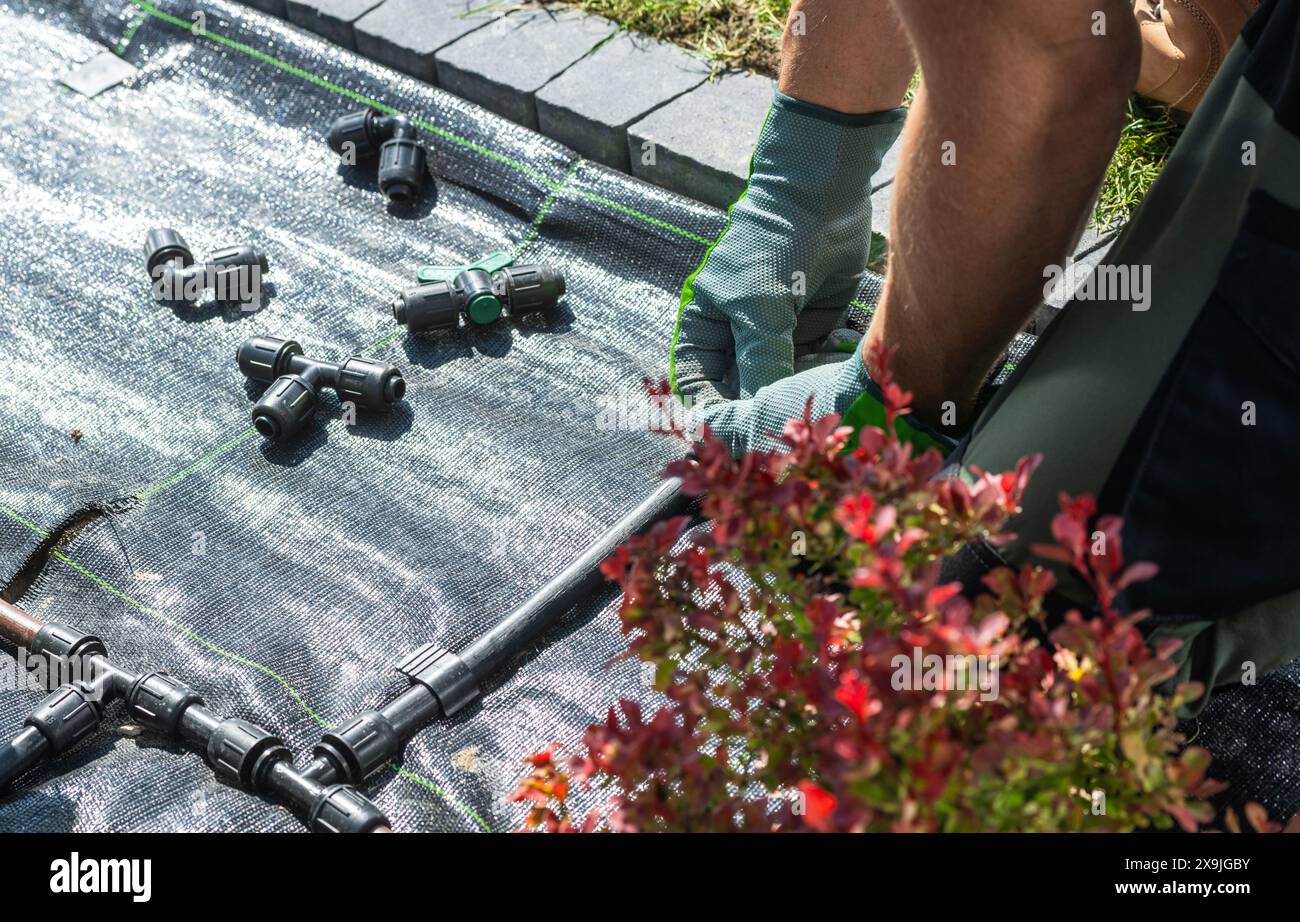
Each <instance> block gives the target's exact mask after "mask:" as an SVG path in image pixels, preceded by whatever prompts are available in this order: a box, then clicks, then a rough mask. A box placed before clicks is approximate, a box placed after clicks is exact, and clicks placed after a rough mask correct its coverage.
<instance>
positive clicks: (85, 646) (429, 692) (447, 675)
mask: <svg viewBox="0 0 1300 922" xmlns="http://www.w3.org/2000/svg"><path fill="white" fill-rule="evenodd" d="M692 504H693V501H692V500H691V498H690V497H688V496H686V495H685V494H684V493H683V492H682V484H681V481H680V480H678V479H669V480H665V481H664V482H663V483H662V484H661V485H660V486H659V487H658V488H657V489H656V490H655V491H654V492H653V493H651V494H650V495H649V496H648V497H646V499H645V500H643V501H642V502H641V504H640V505H638V506H637V507H636V508H635V509H633V510H632V511H630V512H629V513H627V514H626V515H625V516H624V517H623V518H622V519H620V520H619V521H618V522H616V523H615V524H614V525H613V526H612V527H611V528H609V529H608V530H607V531H606V532H605V533H604V534H602V535H601V536H600V537H599V538H598V539H597V540H596V541H595V542H594V543H593V544H591V545H590V546H589V547H588V548H587V549H586V550H585V551H583V552H582V554H580V555H579V556H578V557H577V559H575V560H574V561H573V562H572V563H570V564H569V565H568V566H567V567H565V569H564V570H562V571H561V572H560V573H558V574H557V575H556V576H554V577H553V578H552V579H551V580H550V581H549V582H547V583H546V584H545V585H544V586H542V588H541V589H539V590H538V591H537V592H535V593H534V594H533V595H532V596H530V597H529V598H528V599H527V600H525V601H524V602H523V604H521V605H519V606H518V607H517V608H515V609H514V610H513V611H512V612H511V613H510V614H508V615H506V616H505V617H504V618H502V619H501V620H500V621H499V622H497V624H496V625H495V626H494V627H492V628H491V629H490V630H488V631H487V632H486V633H485V634H483V635H482V636H480V637H479V638H478V639H477V640H475V641H474V642H473V643H471V644H470V645H469V646H468V647H467V648H466V649H465V650H464V651H463V652H461V653H453V652H451V651H450V650H446V649H444V648H442V647H440V646H439V645H438V644H437V643H428V644H425V645H424V646H422V647H420V648H419V649H417V650H415V651H413V652H412V653H411V654H410V655H408V656H407V657H406V658H405V659H404V660H402V662H401V663H400V664H399V665H398V666H397V670H398V671H399V672H400V673H402V675H404V676H406V678H407V679H408V680H409V681H410V686H409V687H408V688H407V689H406V690H404V691H402V692H401V693H399V694H398V695H396V696H395V697H393V698H392V699H391V700H390V701H388V702H387V703H385V704H383V705H381V706H379V707H378V708H376V709H373V710H369V711H365V712H364V713H362V714H360V715H358V716H357V717H355V718H353V719H352V720H350V721H348V722H347V723H345V724H344V725H343V726H342V727H340V728H339V729H338V730H334V731H330V732H328V733H326V734H325V735H324V736H323V737H322V739H321V741H320V743H319V744H317V746H316V748H315V749H314V751H313V752H312V757H311V759H310V761H308V762H307V764H306V766H305V767H303V768H302V769H299V768H297V767H296V766H295V764H294V759H293V754H292V753H291V752H290V751H289V749H288V747H286V746H285V745H284V743H283V741H282V740H281V739H280V738H279V737H277V736H276V735H275V734H274V733H272V732H270V731H269V730H266V729H264V728H262V727H259V726H257V725H255V724H253V723H250V722H249V721H245V720H239V719H237V718H222V717H220V716H219V715H217V714H215V713H214V712H213V711H211V710H210V709H209V708H208V707H207V706H206V705H205V704H204V702H203V698H202V697H201V696H200V695H199V694H198V693H197V692H196V691H195V690H194V689H192V688H190V687H189V686H188V685H186V684H185V683H183V682H181V681H179V680H178V679H176V678H174V677H172V676H171V675H169V674H167V673H165V672H162V671H152V672H144V673H133V672H130V671H128V670H124V669H122V668H120V667H119V666H117V665H115V664H114V663H112V662H111V661H110V660H109V658H108V653H107V650H106V649H105V647H104V644H103V641H101V640H100V639H99V638H98V637H95V636H93V635H90V634H86V633H84V632H82V631H80V630H77V629H76V628H72V627H69V626H67V625H62V624H56V623H52V622H49V623H42V622H40V621H38V620H37V619H35V618H33V617H31V616H30V615H28V614H27V613H26V612H24V611H22V609H20V608H18V607H16V606H14V605H11V604H9V603H7V602H0V636H3V637H4V638H5V639H6V640H8V641H9V642H10V643H11V644H12V645H13V646H15V647H18V648H23V649H26V650H29V651H30V653H31V655H32V657H33V658H34V659H42V660H45V661H47V662H48V663H49V664H50V669H49V673H48V674H49V675H50V676H51V677H54V676H65V675H66V676H69V677H70V678H69V679H68V681H59V682H51V685H53V686H54V688H53V691H52V692H51V693H50V694H49V695H48V697H46V698H45V699H44V700H43V701H41V703H40V704H39V705H38V706H37V707H36V709H35V710H34V711H33V712H32V713H31V715H29V716H28V718H27V720H26V722H25V724H24V726H23V729H22V730H21V731H20V732H19V733H18V734H17V735H16V736H15V737H14V738H13V739H11V740H10V741H9V742H7V743H5V744H3V745H0V790H3V789H5V788H6V787H8V785H9V784H10V782H12V781H13V780H14V779H15V778H17V777H18V776H19V775H22V774H24V773H26V772H28V771H30V770H31V769H33V768H35V767H36V766H37V765H39V764H41V763H42V762H44V761H45V760H47V759H49V758H53V757H55V756H58V755H60V754H62V753H64V752H66V751H68V750H69V749H71V748H73V747H74V746H76V745H77V744H78V743H79V742H81V741H82V740H84V739H86V738H87V737H88V736H90V735H91V734H93V733H94V732H95V730H96V729H97V728H98V726H99V723H100V721H101V719H102V717H103V714H104V707H105V705H106V704H108V703H110V702H112V701H114V700H121V701H123V702H124V704H125V706H126V708H127V710H128V712H129V713H130V714H131V716H132V718H133V719H135V720H136V721H137V722H138V723H140V724H141V725H143V726H145V727H147V728H149V729H151V730H155V731H158V732H161V733H164V734H166V735H168V736H171V737H174V738H178V739H181V740H183V741H184V742H186V743H188V744H189V745H190V746H192V747H194V748H196V749H198V750H199V751H200V752H201V753H202V754H203V756H204V758H205V759H206V761H207V762H208V764H209V765H210V766H211V767H212V769H213V771H214V773H215V774H216V776H217V778H218V779H219V780H221V781H223V782H225V783H227V784H230V785H233V786H235V787H238V788H240V789H241V790H245V791H248V792H249V793H252V794H256V795H259V796H261V797H265V798H268V799H270V800H274V801H277V802H279V803H282V804H284V805H285V806H287V807H289V808H290V809H291V810H292V811H293V812H294V813H295V814H296V815H297V816H298V817H299V818H301V819H302V820H303V822H304V823H305V824H306V825H307V827H308V828H309V829H311V830H312V831H314V832H388V831H390V830H391V825H390V823H389V820H388V818H387V817H386V816H385V815H384V814H383V812H382V811H380V809H379V808H378V807H376V806H375V805H374V804H373V803H372V802H371V801H370V800H369V799H368V798H367V797H365V795H363V794H362V793H361V792H360V791H358V790H357V787H358V786H359V785H360V784H361V783H362V782H364V781H365V779H366V778H368V777H369V776H370V775H372V774H374V773H375V772H376V771H378V770H379V769H380V768H381V767H383V766H384V765H386V764H388V762H389V761H390V760H392V759H394V758H396V757H397V756H399V755H400V753H401V751H402V749H403V748H404V747H405V745H406V743H407V742H408V741H409V740H410V739H411V738H412V737H413V736H415V735H416V734H417V733H418V732H420V731H421V730H422V729H424V728H425V727H426V726H428V725H429V724H430V723H432V722H433V721H435V720H438V719H440V718H444V717H452V716H454V715H455V714H457V713H458V712H460V711H461V710H463V709H464V708H465V707H466V706H467V705H468V704H470V703H471V702H473V701H475V700H476V699H477V698H478V697H479V696H480V695H481V693H482V692H481V688H482V686H483V684H484V683H485V682H486V680H487V679H488V678H490V677H491V676H493V675H495V674H497V673H498V672H500V671H501V670H502V669H503V667H504V666H505V664H506V663H507V662H508V661H509V660H510V659H511V658H512V657H513V656H514V655H515V654H517V653H519V652H520V651H522V650H523V649H525V648H526V647H528V646H529V645H530V644H532V643H533V642H534V641H535V640H536V639H537V638H538V637H539V636H540V635H542V634H543V633H544V632H545V631H546V630H547V629H548V628H549V627H551V626H552V625H553V624H555V622H556V621H558V620H559V619H560V618H562V617H563V616H564V615H565V614H567V613H568V612H569V611H571V610H572V609H573V608H574V607H575V606H576V605H577V604H578V603H580V602H582V601H583V600H584V599H586V598H588V597H590V596H591V595H593V594H594V593H596V592H597V591H599V589H600V587H601V585H602V583H603V577H602V575H601V572H600V565H601V563H602V562H604V561H605V560H606V559H608V558H609V557H610V555H611V554H613V553H614V551H615V550H616V549H617V548H618V547H619V546H620V545H621V544H623V543H624V542H626V541H627V540H628V539H629V538H631V537H632V536H633V535H637V534H640V533H642V532H644V531H646V530H647V529H649V528H650V527H652V526H653V525H654V524H655V523H657V522H661V521H663V520H665V519H668V518H671V517H672V516H676V515H681V514H683V513H686V512H688V511H689V510H690V509H691V507H692Z"/></svg>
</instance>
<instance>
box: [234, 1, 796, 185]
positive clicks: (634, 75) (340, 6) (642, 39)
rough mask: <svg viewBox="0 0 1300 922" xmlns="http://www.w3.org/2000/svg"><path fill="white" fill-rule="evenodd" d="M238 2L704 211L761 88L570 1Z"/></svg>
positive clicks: (756, 107)
mask: <svg viewBox="0 0 1300 922" xmlns="http://www.w3.org/2000/svg"><path fill="white" fill-rule="evenodd" d="M242 2H243V3H244V4H245V5H247V6H251V7H254V8H255V9H258V10H260V11H262V12H264V13H269V14H271V15H274V16H279V17H281V18H284V19H287V20H288V21H289V22H291V23H293V24H294V25H297V26H300V27H301V28H304V29H307V30H308V31H311V32H315V33H317V34H319V35H321V36H323V37H324V38H327V39H329V40H330V41H332V42H334V43H335V44H337V45H340V46H342V47H344V48H348V49H351V50H354V51H357V52H359V53H360V54H361V55H363V56H364V57H367V58H370V59H371V60H373V61H376V62H378V63H380V64H384V65H386V66H388V67H392V68H394V69H395V70H398V71H401V72H402V73H405V74H408V75H410V76H412V77H416V78H418V79H420V80H423V81H425V82H426V83H429V84H432V85H434V86H439V87H441V88H443V89H445V90H447V91H448V92H451V93H455V94H456V95H457V96H460V97H461V98H463V99H466V100H468V101H470V102H473V103H475V104H477V105H480V106H482V107H483V108H485V109H487V110H489V111H491V112H494V113H496V114H498V115H501V116H504V117H505V118H508V119H510V120H511V121H514V122H517V123H519V124H521V125H524V126H526V127H528V128H532V129H534V130H538V131H540V132H541V133H542V134H544V135H546V136H548V137H551V138H553V139H555V140H557V141H559V142H560V143H562V144H564V145H566V146H568V147H570V148H572V149H573V150H574V151H576V152H577V153H579V154H580V155H582V156H584V157H586V158H588V159H590V160H594V161H596V162H598V163H603V164H605V165H607V166H610V167H613V168H615V169H619V170H622V171H624V172H630V173H632V174H633V175H635V176H638V177H640V178H642V179H645V180H647V181H648V182H652V183H654V184H656V185H659V186H662V187H663V188H666V189H669V190H671V191H673V192H677V193H679V194H681V195H685V196H687V197H688V198H692V199H695V200H697V201H701V202H704V203H705V204H709V205H713V206H715V207H718V208H726V207H727V206H728V205H730V204H731V203H732V202H734V201H735V200H736V198H737V197H738V196H739V195H740V193H741V192H742V191H743V190H744V187H745V180H746V178H747V175H748V170H749V156H750V153H751V152H752V151H753V148H754V142H755V141H756V140H757V138H758V132H759V129H760V128H761V127H762V124H763V119H764V118H765V117H766V115H767V109H768V106H769V104H770V102H771V95H772V88H773V85H774V83H773V81H772V80H771V79H769V78H767V77H762V76H759V75H755V74H748V73H743V72H736V73H728V74H724V75H723V76H721V77H720V78H718V79H716V80H714V81H712V82H710V81H709V65H708V63H707V61H705V60H704V59H703V58H701V57H700V56H698V55H696V54H693V53H691V52H689V51H686V50H684V49H682V48H679V47H677V46H675V45H671V44H668V43H665V42H660V41H657V40H655V39H652V38H649V37H648V36H644V35H641V34H639V33H634V32H626V31H620V30H619V27H618V25H617V24H616V23H613V22H610V21H609V20H607V19H604V18H602V17H599V16H594V15H591V14H588V13H584V12H582V11H580V10H578V9H576V8H573V7H564V6H555V7H535V8H507V9H504V10H496V9H493V8H492V6H491V4H490V3H487V2H485V0H242ZM503 49H508V50H505V51H504V53H503Z"/></svg>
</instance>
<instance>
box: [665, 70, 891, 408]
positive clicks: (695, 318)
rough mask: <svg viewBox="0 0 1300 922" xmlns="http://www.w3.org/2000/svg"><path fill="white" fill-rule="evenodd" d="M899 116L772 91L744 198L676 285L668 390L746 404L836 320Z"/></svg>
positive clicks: (856, 277) (812, 348) (865, 247)
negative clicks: (843, 109) (840, 108)
mask: <svg viewBox="0 0 1300 922" xmlns="http://www.w3.org/2000/svg"><path fill="white" fill-rule="evenodd" d="M905 114H906V110H905V109H891V110H888V111H885V112H876V113H870V114H867V115H844V114H842V113H839V112H835V111H833V110H830V109H825V108H822V107H820V106H816V105H813V104H811V103H806V102H803V101H801V100H797V99H793V98H791V97H789V96H786V95H784V94H782V93H779V92H778V93H776V94H775V96H774V98H773V102H772V107H771V109H770V110H769V112H768V116H767V120H766V122H765V123H764V125H763V130H762V132H761V133H760V135H759V139H758V144H757V147H756V148H755V150H754V154H753V157H752V159H751V161H750V174H749V182H748V185H747V186H746V188H745V192H744V194H743V195H741V197H740V199H739V201H737V202H736V204H735V205H733V206H732V207H731V210H730V212H729V213H728V218H727V226H726V228H725V229H724V230H723V233H722V236H721V237H719V239H718V240H717V241H716V242H715V243H714V245H713V246H712V247H710V248H709V251H708V252H707V253H706V254H705V257H704V261H703V262H702V263H701V265H700V267H699V268H698V269H696V270H695V272H694V273H693V274H692V275H691V276H690V277H689V278H688V279H687V281H686V284H685V286H684V287H683V290H682V296H681V301H680V304H679V309H678V318H677V329H676V331H675V333H674V336H673V346H672V353H671V356H670V360H669V367H670V377H671V382H672V387H673V391H674V393H676V394H677V395H678V396H679V397H683V398H689V399H690V400H691V401H693V402H694V403H695V404H697V405H698V404H709V403H713V402H715V401H718V400H723V399H734V398H748V397H752V396H753V395H754V394H755V393H757V392H758V391H759V390H760V389H761V388H763V387H765V386H767V385H770V384H772V383H774V382H777V381H780V380H781V379H783V378H786V377H788V376H789V375H791V374H793V373H794V372H795V359H796V356H798V355H804V354H806V353H812V352H816V351H817V349H818V347H819V346H820V345H821V344H822V343H823V341H824V340H825V339H826V338H827V336H828V335H829V334H831V333H832V332H833V331H834V330H835V329H836V328H837V327H840V326H842V325H843V318H844V315H845V313H846V311H847V308H848V304H849V301H850V300H851V299H852V297H853V295H854V294H855V293H856V291H857V289H858V285H859V282H860V279H861V276H862V272H863V269H864V267H865V266H866V264H867V261H868V258H869V255H870V249H871V178H872V176H874V175H875V174H876V173H877V172H878V171H879V169H880V164H881V160H882V159H883V158H884V156H885V153H886V151H888V150H889V148H890V147H891V146H892V145H893V143H894V142H895V141H896V140H897V138H898V135H899V132H900V131H901V130H902V124H903V118H904V115H905ZM839 357H842V354H841V356H839Z"/></svg>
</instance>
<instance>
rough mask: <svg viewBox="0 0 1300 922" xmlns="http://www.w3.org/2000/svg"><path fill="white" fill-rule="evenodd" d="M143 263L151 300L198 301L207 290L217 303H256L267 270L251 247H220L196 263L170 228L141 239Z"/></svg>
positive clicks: (150, 232)
mask: <svg viewBox="0 0 1300 922" xmlns="http://www.w3.org/2000/svg"><path fill="white" fill-rule="evenodd" d="M144 262H145V268H147V269H148V270H149V278H150V280H152V282H153V296H154V300H155V301H160V302H166V301H191V302H192V301H198V300H200V299H201V298H202V297H203V295H204V293H205V292H207V291H211V292H213V296H214V297H215V298H216V300H218V301H225V302H244V303H247V302H250V301H256V300H257V298H258V296H259V295H260V294H261V290H262V275H263V274H264V273H266V272H269V271H270V266H269V264H268V263H267V261H266V256H265V254H263V253H260V252H258V251H257V249H256V248H254V247H253V245H252V244H248V243H240V244H235V245H234V246H228V247H223V248H222V249H220V250H216V251H215V252H213V253H210V254H209V255H208V258H207V259H204V260H202V261H200V262H195V261H194V254H193V253H192V252H191V251H190V247H189V244H187V243H186V242H185V238H184V237H182V236H181V235H180V234H179V233H178V232H177V231H174V230H172V229H171V228H170V227H155V228H154V229H152V230H151V231H149V233H148V234H147V235H145V238H144Z"/></svg>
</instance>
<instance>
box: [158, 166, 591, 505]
mask: <svg viewBox="0 0 1300 922" xmlns="http://www.w3.org/2000/svg"><path fill="white" fill-rule="evenodd" d="M583 162H584V161H583V160H582V158H578V159H577V160H575V161H574V162H573V163H572V164H571V165H570V166H569V169H568V172H566V173H565V174H564V179H563V180H561V181H560V182H559V183H557V184H556V186H555V188H554V189H552V190H551V193H550V194H549V195H548V196H547V197H546V198H545V199H544V200H543V201H542V204H541V205H540V206H539V208H538V211H537V215H536V217H534V218H533V222H532V224H531V225H530V226H529V229H528V233H527V234H525V235H524V238H523V239H522V240H520V241H519V243H518V245H517V246H516V247H515V249H514V254H513V255H514V256H515V257H518V255H519V254H520V253H521V252H523V250H524V248H525V247H527V246H528V244H529V243H531V242H532V241H533V240H534V239H536V237H537V234H538V232H539V230H540V228H541V226H542V221H544V220H545V219H546V216H547V215H548V214H549V213H550V211H551V209H552V208H553V207H554V206H555V202H556V199H557V197H558V195H559V194H560V193H561V192H562V191H564V187H565V186H566V185H567V184H568V182H569V180H571V179H572V178H573V176H574V175H575V174H576V173H577V172H578V168H579V167H580V166H581V165H582V164H583ZM402 332H403V331H402V328H401V327H398V328H397V329H395V330H394V331H393V332H391V333H388V334H386V335H384V336H383V337H382V338H380V339H377V340H375V341H374V342H373V343H371V344H370V345H368V346H366V347H365V348H364V349H362V350H361V351H360V352H359V353H357V354H358V355H370V354H371V353H374V352H378V351H379V350H381V349H383V348H385V347H387V346H388V345H389V344H391V343H392V342H393V341H394V340H395V339H397V338H398V337H399V336H401V335H402ZM256 434H257V430H255V429H253V428H251V427H250V428H248V429H245V430H244V431H243V432H241V433H240V434H239V435H237V436H235V437H234V438H232V439H231V440H230V441H228V442H226V443H225V444H223V445H219V446H217V447H216V448H214V449H213V450H212V451H210V452H208V453H207V454H206V455H204V456H203V457H202V458H199V459H198V460H197V461H195V462H194V463H193V464H190V465H189V466H188V467H185V468H183V469H182V470H180V471H178V472H176V473H175V474H173V475H171V476H170V477H168V478H166V479H164V480H160V481H158V482H157V483H155V484H153V485H152V486H149V487H146V488H145V489H143V490H141V491H140V492H139V493H137V494H135V496H136V499H138V500H141V501H144V500H147V499H149V498H150V497H152V496H155V495H157V494H158V493H159V492H161V491H163V490H165V489H167V488H168V487H171V486H174V485H176V484H178V483H180V482H181V481H182V480H184V479H185V478H186V477H188V476H190V474H192V473H194V472H195V471H196V470H198V469H199V468H201V467H204V466H205V465H207V464H210V463H211V462H213V461H215V460H216V459H217V458H219V457H221V456H222V455H224V454H226V453H227V452H228V451H230V450H231V449H233V448H235V447H236V446H238V445H241V444H243V443H244V442H246V441H247V440H248V439H250V438H252V437H253V436H254V435H256Z"/></svg>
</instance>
